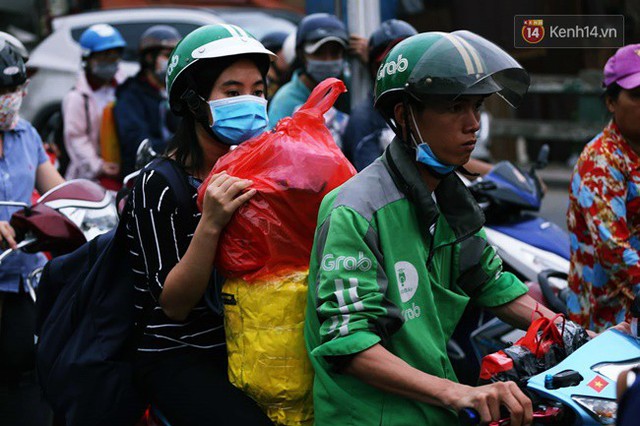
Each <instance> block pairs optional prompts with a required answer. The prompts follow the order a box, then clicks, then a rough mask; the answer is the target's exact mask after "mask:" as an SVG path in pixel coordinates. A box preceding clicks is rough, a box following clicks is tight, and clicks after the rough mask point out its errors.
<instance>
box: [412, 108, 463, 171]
mask: <svg viewBox="0 0 640 426" xmlns="http://www.w3.org/2000/svg"><path fill="white" fill-rule="evenodd" d="M409 112H410V113H411V119H412V120H413V126H414V127H415V129H416V132H417V133H418V137H419V138H420V141H419V143H418V144H417V146H416V161H418V162H420V163H422V164H426V165H427V166H429V167H431V168H432V169H433V170H434V171H435V172H436V173H439V174H441V175H448V174H449V173H451V172H453V171H454V170H455V169H456V168H457V166H451V165H449V164H445V163H443V162H441V161H440V160H438V157H436V155H435V154H434V153H433V151H432V150H431V147H430V146H429V144H427V143H426V142H425V141H424V139H422V135H421V134H420V128H419V127H418V123H416V118H415V116H414V115H413V109H411V108H410V109H409Z"/></svg>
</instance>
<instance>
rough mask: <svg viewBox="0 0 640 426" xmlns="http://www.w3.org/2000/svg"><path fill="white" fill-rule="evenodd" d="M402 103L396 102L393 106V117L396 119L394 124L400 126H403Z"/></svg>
mask: <svg viewBox="0 0 640 426" xmlns="http://www.w3.org/2000/svg"><path fill="white" fill-rule="evenodd" d="M404 117H405V115H404V103H403V102H398V103H397V104H396V106H394V107H393V118H394V119H395V121H396V124H397V125H398V126H400V127H402V128H404V127H405V126H404V125H405V123H404Z"/></svg>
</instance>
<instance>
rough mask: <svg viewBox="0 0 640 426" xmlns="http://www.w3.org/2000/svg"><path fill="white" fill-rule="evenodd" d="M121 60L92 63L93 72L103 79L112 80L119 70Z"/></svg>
mask: <svg viewBox="0 0 640 426" xmlns="http://www.w3.org/2000/svg"><path fill="white" fill-rule="evenodd" d="M119 62H120V61H118V62H101V61H100V62H98V61H96V62H93V63H92V64H91V74H93V75H94V76H95V77H97V78H99V79H100V80H103V81H111V79H112V78H113V77H114V76H115V75H116V72H118V65H119Z"/></svg>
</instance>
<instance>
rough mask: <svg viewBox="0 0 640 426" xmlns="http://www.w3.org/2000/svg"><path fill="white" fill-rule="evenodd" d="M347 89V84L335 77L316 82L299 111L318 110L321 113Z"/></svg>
mask: <svg viewBox="0 0 640 426" xmlns="http://www.w3.org/2000/svg"><path fill="white" fill-rule="evenodd" d="M346 91H347V86H345V84H344V83H343V82H342V80H339V79H337V78H333V77H332V78H327V79H325V80H323V81H322V82H321V83H320V84H318V85H317V86H316V87H315V89H313V91H312V92H311V94H310V95H309V98H307V101H306V102H305V103H304V104H303V105H302V106H301V107H300V109H299V110H298V112H300V111H309V110H319V112H320V113H321V114H324V113H325V112H327V111H329V110H330V109H331V107H332V106H333V104H334V103H335V102H336V100H337V99H338V96H340V95H341V94H343V93H345V92H346Z"/></svg>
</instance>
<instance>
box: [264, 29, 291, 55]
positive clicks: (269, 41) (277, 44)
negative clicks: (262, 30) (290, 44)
mask: <svg viewBox="0 0 640 426" xmlns="http://www.w3.org/2000/svg"><path fill="white" fill-rule="evenodd" d="M288 35H289V33H287V32H285V31H273V32H270V33H268V34H266V35H265V36H264V37H262V39H261V40H260V43H262V45H263V46H264V47H265V49H267V50H270V51H272V52H274V53H276V52H278V51H279V50H280V49H282V45H283V44H284V41H285V39H286V38H287V36H288Z"/></svg>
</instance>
